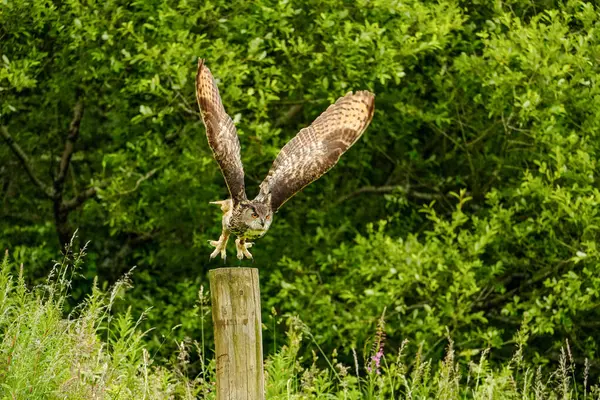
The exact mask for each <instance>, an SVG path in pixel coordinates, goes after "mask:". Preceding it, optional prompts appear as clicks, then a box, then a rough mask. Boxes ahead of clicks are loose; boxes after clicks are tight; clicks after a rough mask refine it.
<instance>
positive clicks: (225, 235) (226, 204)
mask: <svg viewBox="0 0 600 400" xmlns="http://www.w3.org/2000/svg"><path fill="white" fill-rule="evenodd" d="M210 204H217V205H219V206H221V211H223V231H222V232H221V236H220V237H219V240H211V241H209V243H210V245H211V246H215V250H214V251H213V252H212V253H211V254H210V258H211V259H213V258H215V257H216V256H217V255H218V254H219V253H220V254H221V258H222V259H223V261H225V259H226V258H227V241H228V240H229V230H228V229H227V219H228V217H230V214H231V211H232V208H233V207H232V205H233V204H232V201H231V199H227V200H221V201H211V202H210Z"/></svg>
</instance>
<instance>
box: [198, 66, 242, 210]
mask: <svg viewBox="0 0 600 400" xmlns="http://www.w3.org/2000/svg"><path fill="white" fill-rule="evenodd" d="M196 99H197V100H198V106H199V107H200V113H201V114H202V120H203V121H204V126H205V127H206V137H207V138H208V144H209V145H210V147H211V149H212V151H213V154H214V156H215V159H216V160H217V162H218V163H219V167H220V168H221V172H222V173H223V177H224V178H225V183H226V184H227V188H228V189H229V193H230V194H231V198H232V199H233V202H234V205H235V204H238V203H239V202H241V201H244V200H247V197H246V189H245V184H244V167H243V166H242V159H241V156H240V140H239V138H238V135H237V131H236V129H235V125H233V121H232V120H231V118H230V117H229V115H227V113H226V112H225V108H224V107H223V103H222V101H221V96H220V95H219V89H218V88H217V84H216V82H215V80H214V78H213V76H212V74H211V73H210V70H209V69H208V67H207V66H206V65H204V60H198V73H197V75H196Z"/></svg>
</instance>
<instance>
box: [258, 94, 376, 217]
mask: <svg viewBox="0 0 600 400" xmlns="http://www.w3.org/2000/svg"><path fill="white" fill-rule="evenodd" d="M374 101H375V96H374V95H373V93H371V92H368V91H359V92H356V93H352V92H350V93H348V94H346V95H345V96H344V97H341V98H339V99H338V100H337V101H336V102H335V103H334V104H332V105H331V106H329V108H327V110H326V111H325V112H324V113H322V114H321V115H320V116H319V117H318V118H317V119H316V120H315V121H314V122H313V123H312V124H311V125H310V126H309V127H306V128H304V129H302V130H301V131H300V132H298V134H297V135H296V137H294V138H293V139H292V140H290V141H289V142H288V143H287V144H286V145H285V146H284V147H283V148H282V149H281V151H280V152H279V155H278V156H277V158H276V159H275V161H274V162H273V166H272V167H271V170H270V171H269V174H268V175H267V177H266V178H265V180H264V181H263V182H262V183H261V185H260V194H259V195H258V197H257V199H258V198H261V199H268V198H269V197H270V202H271V208H272V209H273V212H275V211H277V209H279V207H281V206H282V205H283V204H284V203H285V202H286V201H287V200H289V199H290V198H291V197H293V196H294V195H295V194H296V193H298V192H299V191H301V190H302V189H303V188H304V187H305V186H306V185H308V184H310V183H311V182H314V181H315V180H317V179H318V178H320V177H321V176H322V175H323V174H325V173H326V172H327V171H329V170H330V169H331V168H332V167H333V166H334V165H335V164H336V163H337V162H338V160H339V159H340V157H341V155H342V154H344V153H345V152H346V150H348V149H349V148H350V147H351V146H352V145H353V144H354V143H355V142H356V141H357V140H358V138H359V137H360V136H361V135H362V133H363V132H364V131H365V129H366V128H367V126H368V125H369V123H370V122H371V119H372V118H373V111H374Z"/></svg>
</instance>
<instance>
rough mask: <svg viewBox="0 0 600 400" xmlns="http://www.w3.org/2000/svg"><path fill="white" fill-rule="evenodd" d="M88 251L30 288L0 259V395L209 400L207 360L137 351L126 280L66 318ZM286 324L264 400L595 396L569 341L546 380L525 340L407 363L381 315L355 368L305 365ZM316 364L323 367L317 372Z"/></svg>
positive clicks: (296, 324) (294, 329)
mask: <svg viewBox="0 0 600 400" xmlns="http://www.w3.org/2000/svg"><path fill="white" fill-rule="evenodd" d="M84 252H85V249H83V250H81V251H80V252H79V253H76V254H73V255H72V257H71V256H68V257H64V258H63V259H62V260H61V262H57V263H56V264H55V265H54V268H53V269H52V272H51V273H50V275H49V276H48V278H47V280H46V282H45V283H44V284H43V285H39V286H36V287H34V288H32V289H29V288H28V287H27V286H26V285H25V282H24V281H23V268H22V267H21V269H20V272H19V275H18V276H17V277H15V276H14V275H13V273H12V269H13V265H12V263H11V262H10V261H9V258H8V254H7V255H6V256H5V257H4V260H3V262H2V264H1V265H0V355H1V357H0V396H1V397H2V398H19V399H20V398H26V399H91V398H94V399H140V398H145V399H167V398H168V399H174V398H176V399H196V398H204V399H214V398H215V390H214V385H215V382H214V379H215V376H214V367H215V363H214V361H213V360H204V361H205V363H203V368H202V370H201V371H200V373H198V374H197V375H196V376H195V377H193V376H192V375H194V373H193V372H190V371H189V369H188V367H189V354H188V348H189V345H187V344H185V343H178V346H179V352H178V354H177V357H176V359H174V360H173V362H172V363H171V364H170V365H168V366H157V365H155V364H154V360H152V358H151V356H150V354H149V352H148V350H147V349H146V348H145V347H144V346H143V343H142V340H141V339H142V338H143V337H144V333H143V332H141V330H140V320H139V319H138V320H135V319H134V318H132V316H131V313H130V312H129V311H126V312H124V313H121V314H119V313H114V312H113V310H112V306H113V304H114V302H115V300H116V299H117V298H119V297H122V292H123V291H124V290H125V289H128V288H129V287H130V281H129V277H128V276H126V277H124V278H123V279H122V280H119V281H118V282H117V283H116V285H115V286H114V287H113V288H111V290H110V291H109V292H102V291H100V290H99V289H98V288H94V291H93V292H92V293H91V295H90V296H88V298H87V299H86V300H85V301H84V302H82V303H81V304H79V305H78V306H77V307H76V311H74V312H73V313H71V314H69V315H68V317H67V318H63V316H62V315H63V311H64V305H65V300H66V299H67V298H68V297H69V296H70V295H71V283H72V278H73V276H74V275H75V274H76V271H77V270H78V269H79V268H81V266H82V260H83V258H82V257H83V256H84ZM202 296H204V294H202V295H201V297H202ZM202 304H203V303H202V300H201V302H200V305H202ZM287 322H288V324H287V325H288V330H287V339H286V341H285V342H286V344H285V345H284V346H283V347H281V349H278V351H277V352H275V353H274V354H272V355H271V356H270V357H268V359H267V360H266V363H265V374H266V396H267V398H268V399H325V398H326V399H329V398H331V399H337V398H339V399H356V400H358V399H389V398H393V399H410V398H419V399H429V398H431V399H439V398H444V399H464V398H473V399H489V398H503V399H509V398H519V399H539V398H548V399H559V398H560V399H570V398H575V396H577V390H578V389H579V392H581V393H583V396H582V398H583V399H587V398H588V395H589V396H590V398H596V396H597V395H598V394H599V393H598V389H597V387H596V386H594V385H590V384H589V382H588V370H587V368H588V364H586V367H585V368H586V369H585V370H584V377H583V383H578V382H577V380H575V378H574V377H575V364H574V362H573V359H572V358H571V352H570V349H569V347H568V344H567V347H566V350H565V349H564V348H563V349H562V352H561V359H560V364H559V365H558V367H557V370H556V371H555V372H554V373H552V374H551V375H548V376H544V375H542V373H541V371H540V370H535V369H533V368H531V367H530V366H529V365H528V364H527V363H526V362H524V360H523V358H522V348H521V347H520V346H522V345H523V342H522V341H521V340H520V341H519V348H518V351H517V352H516V353H515V355H514V356H513V357H512V359H511V360H510V362H508V363H507V364H505V365H504V366H502V367H498V368H493V367H491V365H490V363H489V360H488V357H489V356H488V352H487V351H485V352H484V353H483V354H481V357H479V359H478V361H477V362H476V363H471V364H470V365H469V366H468V367H467V368H464V367H461V366H460V365H459V364H458V363H457V362H456V359H455V353H454V348H453V343H452V341H449V344H448V348H447V351H446V355H445V357H444V359H443V361H442V362H440V363H439V365H435V364H434V363H432V361H431V360H428V359H427V358H426V357H424V355H423V350H422V349H419V351H418V352H417V353H416V356H415V359H414V360H413V361H412V362H410V363H407V357H406V354H405V353H406V342H403V343H402V345H401V347H400V349H399V351H398V353H397V354H393V352H391V351H389V350H388V348H389V345H388V344H387V343H386V341H385V335H384V316H383V315H382V317H381V318H380V321H379V328H378V330H377V332H376V335H375V338H374V339H373V340H372V342H373V346H372V349H371V350H369V349H367V350H365V360H364V361H359V360H358V358H357V356H356V353H354V365H352V366H348V365H344V364H343V363H341V362H339V361H338V360H337V359H336V357H337V353H336V352H335V351H334V352H333V354H331V355H330V356H327V355H326V354H325V353H323V351H322V350H320V353H319V355H317V354H316V353H313V355H312V360H304V359H303V356H302V355H301V352H300V349H301V344H302V340H303V338H305V337H308V338H310V340H312V341H313V342H314V341H315V337H314V336H313V335H312V333H311V331H310V330H309V329H308V327H307V326H306V325H305V324H304V323H303V322H301V321H300V320H299V319H297V318H289V319H288V320H287ZM314 343H315V344H316V342H314ZM317 346H318V344H317ZM386 346H387V347H386ZM198 351H199V352H200V356H201V357H202V355H203V353H202V351H201V350H200V349H199V350H198ZM320 357H322V358H324V359H325V360H326V361H327V364H328V365H329V367H328V368H321V367H319V365H318V364H319V363H318V359H319V358H320ZM306 361H309V363H308V364H307V363H306ZM310 361H311V362H310Z"/></svg>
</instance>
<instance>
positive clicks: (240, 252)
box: [235, 238, 254, 260]
mask: <svg viewBox="0 0 600 400" xmlns="http://www.w3.org/2000/svg"><path fill="white" fill-rule="evenodd" d="M253 244H254V243H252V242H247V243H246V240H245V239H240V238H237V239H235V248H236V249H237V258H239V259H240V260H243V259H244V256H245V257H246V258H250V259H253V258H252V254H250V252H249V251H248V249H249V248H250V247H252V245H253Z"/></svg>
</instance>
